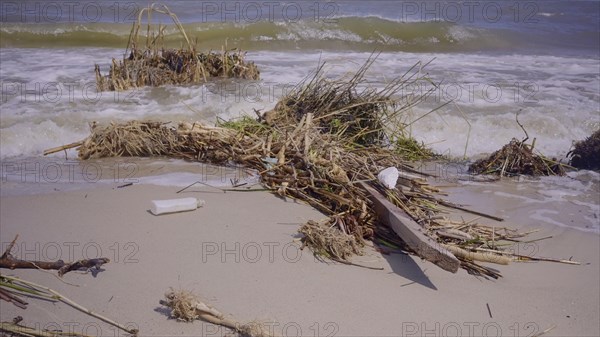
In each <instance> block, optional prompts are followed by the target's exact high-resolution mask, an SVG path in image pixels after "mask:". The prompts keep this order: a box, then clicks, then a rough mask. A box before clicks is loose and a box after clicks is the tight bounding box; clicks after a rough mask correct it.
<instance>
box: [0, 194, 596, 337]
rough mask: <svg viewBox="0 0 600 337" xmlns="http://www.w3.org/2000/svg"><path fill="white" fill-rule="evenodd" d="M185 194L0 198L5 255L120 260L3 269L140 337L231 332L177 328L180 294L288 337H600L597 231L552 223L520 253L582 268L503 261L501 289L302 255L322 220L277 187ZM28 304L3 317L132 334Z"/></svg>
mask: <svg viewBox="0 0 600 337" xmlns="http://www.w3.org/2000/svg"><path fill="white" fill-rule="evenodd" d="M115 186H116V185H115ZM178 189H179V188H176V187H157V186H151V185H133V186H129V187H126V188H119V189H118V188H115V187H114V186H106V185H102V186H95V188H93V189H82V190H74V191H67V192H61V191H58V192H54V193H48V194H43V195H29V196H6V195H5V196H3V197H2V199H1V203H0V225H1V226H0V230H1V231H0V234H1V237H2V238H1V242H2V250H4V249H6V246H7V245H8V243H9V242H10V241H11V240H12V239H13V238H14V236H15V235H16V234H19V235H20V238H19V242H18V245H17V248H16V250H15V251H14V255H15V256H16V257H20V258H28V259H39V260H53V259H56V258H62V259H63V260H73V259H80V258H84V257H98V256H100V255H102V256H105V257H108V258H110V259H111V260H112V261H111V263H109V264H107V265H105V267H104V269H105V270H104V271H101V272H99V273H97V274H96V275H95V276H94V275H93V274H92V273H87V274H84V273H82V272H73V273H69V274H67V275H65V276H64V281H66V282H69V283H72V284H75V285H77V286H71V285H67V284H64V283H62V282H61V281H59V280H58V279H57V278H56V277H55V276H53V275H51V274H52V273H45V272H41V271H37V270H16V271H9V270H3V271H2V272H3V273H6V274H8V275H18V276H22V277H24V278H26V279H28V280H31V281H34V282H38V283H42V284H44V285H46V286H48V287H50V288H53V289H55V290H58V291H60V292H62V293H63V294H65V295H67V296H69V297H70V298H71V299H73V300H75V301H77V302H79V303H80V304H82V305H84V306H85V307H88V308H89V309H92V310H94V311H96V312H98V313H100V314H102V315H106V316H108V317H110V318H113V319H115V320H117V321H119V322H121V323H123V324H125V323H130V324H132V325H134V326H136V327H138V328H139V330H140V335H141V336H175V335H177V336H220V335H226V334H228V333H230V331H229V330H227V329H222V328H218V327H215V326H213V325H211V324H209V323H203V322H200V321H196V322H194V323H182V322H177V321H175V320H172V319H169V318H168V310H167V309H166V308H165V307H163V306H161V305H160V304H159V300H161V299H162V298H163V294H164V293H165V292H166V291H167V290H168V289H169V287H174V288H184V289H189V290H193V291H194V292H196V293H197V294H199V295H201V296H202V297H203V298H204V299H206V301H207V302H208V303H210V304H212V305H213V306H215V307H216V308H217V309H219V310H220V311H222V312H224V313H226V314H228V315H232V316H233V317H235V318H236V319H239V320H241V321H250V320H254V319H258V320H264V321H266V322H272V323H270V324H272V325H273V326H274V329H275V331H276V332H277V333H279V334H282V335H284V336H296V335H303V336H533V335H535V333H540V332H542V331H543V330H545V329H547V328H549V327H552V326H556V328H555V329H553V330H552V331H550V332H549V333H547V335H548V336H599V335H600V328H599V324H600V323H599V311H600V310H599V306H600V270H599V262H600V241H599V236H598V235H597V234H595V233H585V232H582V231H578V230H573V229H568V228H564V227H559V226H553V225H547V224H546V225H544V226H543V227H541V228H542V233H540V234H539V235H538V236H537V237H542V236H548V235H551V236H553V238H552V239H549V240H544V241H540V242H538V243H536V244H531V245H522V246H519V249H520V250H521V251H520V252H521V253H523V254H531V253H532V252H533V253H534V255H536V256H552V257H558V258H567V259H568V258H569V257H571V256H572V257H573V259H574V260H578V261H581V262H582V265H581V266H571V265H564V264H557V263H513V264H511V265H509V266H499V267H498V269H499V270H500V271H501V272H502V274H503V275H504V277H503V278H501V279H499V280H495V281H490V280H484V279H480V278H476V277H474V276H471V275H468V274H467V273H466V272H465V271H464V270H460V271H459V272H458V273H457V274H450V273H447V272H445V271H443V270H441V269H439V268H437V267H436V266H434V265H433V264H431V263H428V262H425V261H421V260H420V259H418V258H415V257H408V256H402V255H390V256H382V255H381V254H379V253H377V252H375V251H374V250H373V249H371V248H369V249H368V250H367V254H366V255H365V256H362V257H359V258H357V259H356V261H357V262H360V263H362V264H366V265H369V266H374V267H383V268H384V270H383V271H373V270H367V269H363V268H358V267H353V266H347V265H341V264H335V263H330V264H328V263H322V262H319V261H317V260H316V259H315V258H314V257H313V256H312V254H311V253H310V251H308V250H305V251H299V250H298V245H297V244H296V243H293V239H294V237H295V236H296V230H297V228H298V226H299V225H300V224H301V223H303V222H305V221H306V220H309V219H320V218H322V215H321V214H320V213H318V212H317V211H315V210H313V209H311V208H310V207H308V206H306V205H303V204H298V203H295V202H292V201H287V202H286V201H283V200H281V199H278V198H277V197H275V196H273V195H270V194H268V193H265V192H251V193H250V192H228V193H221V192H219V191H215V190H211V189H209V188H206V187H194V188H192V189H190V190H188V191H189V192H186V193H181V194H175V191H177V190H178ZM189 196H194V197H198V198H201V199H204V200H206V205H205V206H204V207H203V208H201V209H198V210H196V211H193V212H187V213H179V214H172V215H163V216H153V215H151V214H150V213H149V212H148V209H149V208H150V200H152V199H170V198H174V197H189ZM473 199H475V200H477V197H475V198H473ZM481 202H485V203H489V202H493V203H496V204H494V206H495V209H498V210H499V211H498V214H497V215H507V212H502V211H500V210H501V209H503V208H504V207H503V205H500V204H497V202H499V201H498V200H495V201H494V200H491V201H490V200H488V199H485V200H481ZM531 207H537V206H536V205H533V206H531ZM492 208H494V207H492ZM484 211H489V209H487V210H484ZM508 214H510V212H508ZM523 214H525V213H523ZM577 216H578V215H577V212H574V216H573V217H574V219H576V220H577V219H578V218H577ZM573 217H571V219H573ZM511 223H518V224H519V225H520V226H523V227H526V228H527V227H532V226H535V227H540V226H539V225H540V222H539V221H536V220H535V219H531V218H527V216H525V215H521V216H520V217H519V218H514V217H513V218H512V219H511V221H510V222H509V223H507V225H511ZM99 251H101V252H99ZM29 302H30V305H29V308H28V309H27V310H21V309H19V308H17V307H15V306H13V305H11V304H8V303H6V302H0V305H1V308H0V314H1V320H2V321H11V320H12V319H13V317H15V316H18V315H20V316H23V318H24V321H23V324H26V325H29V326H37V327H41V328H50V329H57V328H59V329H62V330H63V331H75V332H83V333H88V334H90V335H94V336H97V335H102V336H117V335H124V333H123V332H120V331H116V330H115V328H112V327H110V326H108V325H106V324H104V323H100V322H99V321H97V320H95V319H93V318H91V317H89V316H86V315H84V314H82V313H79V312H77V311H75V310H74V309H72V308H70V307H68V306H66V305H64V304H62V303H56V304H53V303H48V302H43V301H39V300H34V299H31V300H30V301H29ZM488 306H489V309H490V312H488ZM490 313H491V316H492V317H490ZM282 329H283V331H282Z"/></svg>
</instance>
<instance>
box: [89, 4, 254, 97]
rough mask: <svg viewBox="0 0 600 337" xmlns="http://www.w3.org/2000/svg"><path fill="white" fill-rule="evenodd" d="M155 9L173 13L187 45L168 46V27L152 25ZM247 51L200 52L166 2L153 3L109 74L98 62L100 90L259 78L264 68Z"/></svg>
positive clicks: (134, 26)
mask: <svg viewBox="0 0 600 337" xmlns="http://www.w3.org/2000/svg"><path fill="white" fill-rule="evenodd" d="M144 13H146V15H147V25H148V29H147V32H146V34H147V36H146V41H145V45H143V46H142V45H141V43H140V41H139V39H140V28H141V26H142V21H143V16H144ZM152 13H160V14H165V15H168V16H170V17H171V19H172V20H173V22H174V24H175V25H176V27H177V28H178V29H179V32H180V33H181V35H182V37H183V39H184V40H185V42H186V48H181V49H166V48H165V47H164V31H165V28H166V26H163V25H159V27H158V31H157V32H154V31H152V29H151V17H152ZM244 58H245V53H244V52H242V51H238V50H225V48H223V50H221V52H220V53H217V52H208V53H198V52H197V43H191V42H190V41H189V39H188V37H187V34H186V33H185V30H184V29H183V26H182V25H181V22H180V21H179V19H178V18H177V16H176V15H175V14H173V13H172V12H171V11H170V10H169V8H168V7H167V6H165V5H156V4H152V5H150V6H149V7H147V8H144V9H142V10H141V11H140V12H139V15H138V19H137V22H135V23H134V24H133V27H132V29H131V34H130V36H129V43H128V45H127V48H126V50H125V57H124V58H123V59H122V60H120V61H118V62H117V60H115V59H113V60H112V63H111V66H110V71H109V73H108V75H106V76H105V75H102V73H101V72H100V66H98V65H96V66H95V69H94V71H95V74H96V86H97V89H98V91H123V90H129V89H131V88H137V87H142V86H161V85H167V84H174V85H184V84H195V83H202V82H206V81H207V80H208V78H210V77H235V78H242V79H252V80H257V79H258V78H259V77H260V72H259V70H258V68H257V67H256V65H255V64H254V63H253V62H246V61H245V59H244Z"/></svg>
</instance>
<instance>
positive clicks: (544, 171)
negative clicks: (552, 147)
mask: <svg viewBox="0 0 600 337" xmlns="http://www.w3.org/2000/svg"><path fill="white" fill-rule="evenodd" d="M519 112H520V110H519ZM519 112H517V114H516V115H515V119H516V122H517V124H518V125H519V126H520V127H521V130H523V132H524V133H525V138H524V139H523V140H521V141H519V140H517V139H516V138H513V139H512V140H511V141H510V142H509V143H508V144H506V145H504V146H503V147H502V149H500V150H498V151H496V152H494V153H492V154H491V155H489V156H488V157H487V158H483V159H480V160H477V161H476V162H474V163H473V164H471V165H470V166H469V172H470V173H475V174H494V175H498V176H500V177H505V176H516V175H520V174H522V175H529V176H553V175H559V176H563V175H565V169H564V167H563V166H564V164H562V163H560V162H558V161H557V160H556V159H555V158H553V159H548V158H546V157H545V156H543V155H542V154H535V153H534V152H533V149H534V147H535V138H534V139H533V142H532V143H531V145H529V144H527V143H526V141H527V140H528V139H529V134H528V133H527V130H525V127H523V124H521V123H520V122H519Z"/></svg>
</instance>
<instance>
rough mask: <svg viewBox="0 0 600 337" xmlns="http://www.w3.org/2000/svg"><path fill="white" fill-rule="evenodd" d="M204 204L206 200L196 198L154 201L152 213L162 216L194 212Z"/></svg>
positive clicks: (151, 208)
mask: <svg viewBox="0 0 600 337" xmlns="http://www.w3.org/2000/svg"><path fill="white" fill-rule="evenodd" d="M204 203H205V202H204V200H202V199H196V198H180V199H168V200H152V207H150V212H152V214H154V215H160V214H165V213H175V212H183V211H193V210H195V209H196V208H198V207H202V206H204Z"/></svg>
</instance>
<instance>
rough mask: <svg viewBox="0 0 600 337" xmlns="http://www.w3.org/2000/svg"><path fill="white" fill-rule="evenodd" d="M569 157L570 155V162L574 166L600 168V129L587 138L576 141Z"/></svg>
mask: <svg viewBox="0 0 600 337" xmlns="http://www.w3.org/2000/svg"><path fill="white" fill-rule="evenodd" d="M567 157H570V160H569V164H570V165H571V166H573V167H576V168H579V169H585V170H600V129H598V130H596V132H594V133H593V134H592V135H591V136H589V137H588V138H586V139H585V140H582V141H580V142H577V143H575V146H574V149H573V150H571V151H569V153H567Z"/></svg>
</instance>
